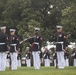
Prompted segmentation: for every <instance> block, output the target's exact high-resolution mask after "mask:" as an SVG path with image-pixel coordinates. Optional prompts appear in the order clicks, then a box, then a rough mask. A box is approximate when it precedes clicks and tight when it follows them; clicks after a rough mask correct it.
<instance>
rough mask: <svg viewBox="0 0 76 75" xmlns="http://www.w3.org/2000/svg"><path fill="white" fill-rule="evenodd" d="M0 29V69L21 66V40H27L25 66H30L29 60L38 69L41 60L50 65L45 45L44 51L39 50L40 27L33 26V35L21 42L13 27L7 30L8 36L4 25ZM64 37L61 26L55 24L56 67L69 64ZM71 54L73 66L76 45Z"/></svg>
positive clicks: (75, 56)
mask: <svg viewBox="0 0 76 75" xmlns="http://www.w3.org/2000/svg"><path fill="white" fill-rule="evenodd" d="M0 29H1V32H0V71H5V70H6V67H9V68H10V69H11V70H17V68H18V67H21V49H20V44H22V43H23V42H26V43H27V42H29V47H26V51H25V58H26V65H27V67H31V61H32V63H33V66H34V68H35V69H40V66H41V64H42V63H43V62H44V66H45V67H50V51H49V50H48V48H46V47H45V48H44V53H42V52H41V48H42V41H43V39H42V37H41V36H40V35H39V31H40V28H34V31H35V34H34V36H33V37H29V38H27V39H24V40H23V41H21V42H19V40H20V39H19V37H18V36H17V35H16V34H15V32H16V30H15V29H10V30H9V31H10V36H8V35H7V34H6V27H0ZM66 39H67V37H66V36H65V34H64V33H63V32H62V26H57V34H56V36H55V40H54V41H55V45H56V47H55V48H54V53H53V62H54V66H55V67H56V68H58V69H64V67H65V66H69V52H68V48H67V46H68V45H67V41H66ZM71 56H72V58H73V59H74V60H73V63H74V66H76V46H75V47H74V50H73V52H72V54H71ZM32 58H33V59H32ZM43 60H44V61H43Z"/></svg>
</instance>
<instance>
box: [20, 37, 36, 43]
mask: <svg viewBox="0 0 76 75" xmlns="http://www.w3.org/2000/svg"><path fill="white" fill-rule="evenodd" d="M32 38H35V36H33V37H29V38H25V39H24V40H23V41H21V42H20V44H22V43H23V42H26V41H27V40H29V39H32Z"/></svg>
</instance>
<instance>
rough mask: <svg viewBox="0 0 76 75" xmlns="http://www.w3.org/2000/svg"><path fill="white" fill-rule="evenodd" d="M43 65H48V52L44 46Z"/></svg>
mask: <svg viewBox="0 0 76 75" xmlns="http://www.w3.org/2000/svg"><path fill="white" fill-rule="evenodd" d="M43 57H44V65H45V67H50V53H49V50H48V49H47V48H45V52H44V55H43Z"/></svg>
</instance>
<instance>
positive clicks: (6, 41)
mask: <svg viewBox="0 0 76 75" xmlns="http://www.w3.org/2000/svg"><path fill="white" fill-rule="evenodd" d="M8 41H9V39H8V35H6V40H5V43H6V46H7V51H8Z"/></svg>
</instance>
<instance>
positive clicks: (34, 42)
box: [29, 35, 42, 51]
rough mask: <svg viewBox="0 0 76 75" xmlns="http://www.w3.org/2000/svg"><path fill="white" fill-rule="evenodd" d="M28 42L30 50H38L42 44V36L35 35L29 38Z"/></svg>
mask: <svg viewBox="0 0 76 75" xmlns="http://www.w3.org/2000/svg"><path fill="white" fill-rule="evenodd" d="M29 42H30V47H31V50H32V51H39V50H40V49H41V45H42V37H41V36H39V35H38V36H35V37H33V38H31V39H29Z"/></svg>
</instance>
